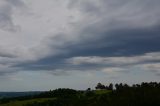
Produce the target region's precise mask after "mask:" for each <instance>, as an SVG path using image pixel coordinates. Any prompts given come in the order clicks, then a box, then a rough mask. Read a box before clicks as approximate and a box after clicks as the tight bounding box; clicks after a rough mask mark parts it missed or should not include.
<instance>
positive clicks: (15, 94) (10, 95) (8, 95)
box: [0, 91, 42, 98]
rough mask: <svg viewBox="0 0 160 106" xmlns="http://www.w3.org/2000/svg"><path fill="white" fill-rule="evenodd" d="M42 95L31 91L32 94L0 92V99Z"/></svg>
mask: <svg viewBox="0 0 160 106" xmlns="http://www.w3.org/2000/svg"><path fill="white" fill-rule="evenodd" d="M40 93H42V92H41V91H32V92H0V98H4V97H5V98H10V97H19V96H27V95H37V94H40Z"/></svg>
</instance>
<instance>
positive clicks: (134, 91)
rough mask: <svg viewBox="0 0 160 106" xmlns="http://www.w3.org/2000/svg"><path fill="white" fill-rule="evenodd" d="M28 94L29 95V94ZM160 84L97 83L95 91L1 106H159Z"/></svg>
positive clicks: (65, 91) (0, 105)
mask: <svg viewBox="0 0 160 106" xmlns="http://www.w3.org/2000/svg"><path fill="white" fill-rule="evenodd" d="M26 94H27V93H26ZM159 101H160V83H157V82H150V83H144V82H143V83H141V84H134V85H132V86H129V85H127V84H122V83H120V84H115V85H113V84H112V83H111V84H109V85H108V86H107V85H103V84H101V83H98V84H97V86H96V87H95V89H94V90H92V89H91V88H88V89H87V90H73V89H69V88H59V89H56V90H50V91H46V92H41V93H40V92H39V93H37V94H32V95H26V96H17V97H4V98H2V99H1V100H0V106H159V105H160V102H159Z"/></svg>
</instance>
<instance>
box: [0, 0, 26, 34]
mask: <svg viewBox="0 0 160 106" xmlns="http://www.w3.org/2000/svg"><path fill="white" fill-rule="evenodd" d="M23 6H24V3H23V2H22V1H21V0H2V1H0V28H1V29H2V30H5V31H11V32H15V31H17V30H19V26H18V25H16V24H15V23H14V22H13V20H12V15H13V11H14V10H13V9H14V8H18V9H20V7H23Z"/></svg>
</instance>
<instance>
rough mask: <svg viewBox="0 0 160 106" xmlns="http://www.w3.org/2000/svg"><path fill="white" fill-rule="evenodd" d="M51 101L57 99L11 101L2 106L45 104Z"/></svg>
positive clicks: (0, 105) (1, 105)
mask: <svg viewBox="0 0 160 106" xmlns="http://www.w3.org/2000/svg"><path fill="white" fill-rule="evenodd" d="M50 100H55V98H37V99H29V100H23V101H18V100H17V101H11V102H9V103H6V104H0V106H23V105H26V104H31V103H35V102H36V103H43V102H46V101H50Z"/></svg>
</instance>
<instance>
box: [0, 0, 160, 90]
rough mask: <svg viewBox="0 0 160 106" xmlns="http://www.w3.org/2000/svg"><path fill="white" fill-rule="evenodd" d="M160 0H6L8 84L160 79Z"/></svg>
mask: <svg viewBox="0 0 160 106" xmlns="http://www.w3.org/2000/svg"><path fill="white" fill-rule="evenodd" d="M159 5H160V0H0V91H31V90H50V89H56V88H59V87H62V88H64V87H65V88H67V87H68V88H73V89H86V88H88V87H91V88H94V86H96V84H97V83H98V82H102V83H104V84H107V83H111V82H112V83H117V82H118V83H119V82H124V83H128V84H133V83H141V82H143V81H148V82H150V81H160V11H159V10H160V6H159Z"/></svg>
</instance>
